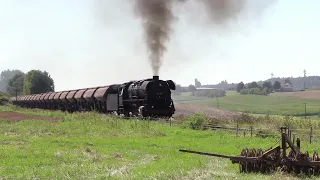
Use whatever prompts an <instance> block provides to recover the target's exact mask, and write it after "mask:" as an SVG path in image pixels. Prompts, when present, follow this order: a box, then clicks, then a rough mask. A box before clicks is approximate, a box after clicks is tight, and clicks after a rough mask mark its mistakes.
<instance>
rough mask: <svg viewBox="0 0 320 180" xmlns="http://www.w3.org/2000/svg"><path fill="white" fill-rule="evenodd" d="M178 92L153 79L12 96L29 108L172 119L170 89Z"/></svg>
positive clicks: (172, 107) (16, 103) (13, 100)
mask: <svg viewBox="0 0 320 180" xmlns="http://www.w3.org/2000/svg"><path fill="white" fill-rule="evenodd" d="M175 89H176V86H175V84H174V82H173V81H172V80H166V81H164V80H160V79H159V76H153V78H150V79H144V80H139V81H130V82H125V83H122V84H112V85H108V86H99V87H91V88H84V89H76V90H67V91H60V92H46V93H41V94H32V95H25V96H18V97H12V98H11V100H12V102H13V104H15V105H18V106H23V107H27V108H41V109H51V110H62V111H69V112H74V111H98V112H101V113H117V114H118V115H125V116H142V117H165V118H169V117H171V116H172V115H173V114H174V112H175V107H174V103H173V100H172V98H171V90H175Z"/></svg>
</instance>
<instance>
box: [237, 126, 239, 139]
mask: <svg viewBox="0 0 320 180" xmlns="http://www.w3.org/2000/svg"><path fill="white" fill-rule="evenodd" d="M238 131H239V124H237V128H236V137H238Z"/></svg>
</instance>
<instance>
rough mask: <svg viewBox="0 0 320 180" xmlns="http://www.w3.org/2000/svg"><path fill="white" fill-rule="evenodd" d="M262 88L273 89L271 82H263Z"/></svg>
mask: <svg viewBox="0 0 320 180" xmlns="http://www.w3.org/2000/svg"><path fill="white" fill-rule="evenodd" d="M262 87H263V88H267V89H272V84H271V82H270V81H265V82H263V84H262Z"/></svg>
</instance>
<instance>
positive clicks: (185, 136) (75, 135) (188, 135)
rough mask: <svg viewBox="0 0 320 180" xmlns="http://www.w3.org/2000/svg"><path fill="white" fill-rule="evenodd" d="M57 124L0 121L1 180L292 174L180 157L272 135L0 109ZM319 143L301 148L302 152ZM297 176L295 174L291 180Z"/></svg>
mask: <svg viewBox="0 0 320 180" xmlns="http://www.w3.org/2000/svg"><path fill="white" fill-rule="evenodd" d="M8 110H12V111H15V112H23V113H27V114H40V115H48V116H56V117H60V118H61V121H59V122H49V121H41V120H24V121H20V122H17V123H12V122H10V121H8V120H5V119H2V120H1V121H0V141H1V148H0V156H1V159H0V178H4V179H9V178H10V179H31V178H39V179H197V178H198V179H226V178H227V179H257V178H258V179H286V178H290V179H292V178H294V177H293V176H291V175H287V174H282V173H275V174H271V175H261V174H240V173H239V170H238V166H237V165H233V164H232V163H231V162H230V161H229V160H226V159H220V158H211V157H206V156H200V155H193V154H186V153H179V152H178V150H179V149H194V150H199V151H208V152H216V153H222V154H228V155H233V154H236V155H237V154H239V153H240V151H241V149H242V148H243V147H261V148H264V149H266V148H269V147H270V146H273V145H274V143H275V142H276V140H277V137H269V138H259V137H235V136H234V133H233V132H226V131H210V130H208V131H201V130H191V129H189V128H184V127H183V126H182V125H178V124H174V125H173V126H171V127H170V126H169V124H166V123H162V122H152V121H141V120H140V121H138V120H133V119H131V120H125V119H120V118H116V117H111V116H105V115H98V114H95V113H86V114H78V113H75V114H64V113H61V112H49V111H42V110H26V109H22V108H13V107H7V106H0V111H8ZM304 149H309V150H318V151H319V150H320V145H314V144H313V145H309V144H303V149H302V150H304ZM295 178H298V177H295Z"/></svg>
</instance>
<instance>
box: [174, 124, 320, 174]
mask: <svg viewBox="0 0 320 180" xmlns="http://www.w3.org/2000/svg"><path fill="white" fill-rule="evenodd" d="M287 130H288V129H287V128H286V127H282V128H281V138H280V139H279V141H280V140H281V145H278V146H276V147H271V148H269V149H267V150H263V149H261V148H244V149H242V151H241V153H240V155H239V156H228V155H221V154H214V153H207V152H199V151H192V150H183V149H180V150H179V151H180V152H186V153H194V154H200V155H206V156H214V157H221V158H228V159H230V160H231V161H232V163H233V164H235V163H237V164H239V169H240V173H249V172H260V173H268V172H273V171H275V170H276V169H278V168H281V170H283V171H286V172H289V173H290V172H294V173H297V174H299V173H305V174H314V175H319V174H320V158H319V156H318V153H317V152H314V153H313V155H312V157H309V153H308V151H307V152H304V153H303V152H301V151H300V139H299V138H297V140H296V143H297V144H296V145H294V142H292V141H291V137H290V135H289V133H287ZM287 149H290V151H289V153H287Z"/></svg>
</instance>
